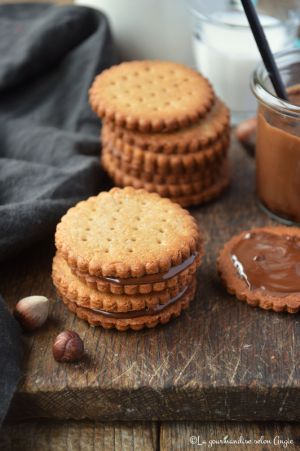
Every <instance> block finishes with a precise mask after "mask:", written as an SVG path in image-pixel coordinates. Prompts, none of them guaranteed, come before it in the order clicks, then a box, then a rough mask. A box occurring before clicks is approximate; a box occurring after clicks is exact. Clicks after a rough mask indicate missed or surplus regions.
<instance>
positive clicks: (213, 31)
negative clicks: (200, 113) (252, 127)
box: [188, 0, 299, 124]
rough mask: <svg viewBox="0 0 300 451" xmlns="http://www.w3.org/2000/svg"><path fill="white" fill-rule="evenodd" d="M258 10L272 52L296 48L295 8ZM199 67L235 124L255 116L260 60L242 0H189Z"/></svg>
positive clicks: (260, 5)
mask: <svg viewBox="0 0 300 451" xmlns="http://www.w3.org/2000/svg"><path fill="white" fill-rule="evenodd" d="M256 3H257V5H256V8H257V11H258V13H259V16H260V20H261V23H262V25H263V27H264V30H265V32H266V36H267V38H268V40H269V42H270V45H271V48H272V51H273V53H275V52H279V51H282V50H283V49H286V48H291V47H292V46H293V44H294V42H295V39H296V36H297V27H298V22H299V21H298V17H297V14H296V10H295V9H292V8H287V7H286V5H285V2H282V0H272V2H271V1H269V2H264V1H258V2H256ZM188 4H189V7H190V11H191V15H192V18H193V49H194V56H195V60H196V65H197V68H198V69H199V71H200V72H202V73H203V75H205V76H206V77H207V78H208V79H209V80H210V81H211V83H212V84H213V86H214V88H215V90H216V92H217V94H218V96H220V98H221V99H222V100H223V101H224V102H225V103H226V104H227V105H228V107H229V108H230V109H231V112H232V122H233V124H237V123H238V122H240V121H242V120H244V119H246V118H248V117H251V116H254V115H255V110H256V101H255V98H254V97H253V95H252V93H251V90H250V88H249V83H250V79H251V74H252V72H253V71H254V69H255V67H256V65H257V64H258V63H259V61H260V55H259V52H258V50H257V46H256V43H255V41H254V38H253V36H252V32H251V30H250V27H249V24H248V21H247V18H246V16H245V13H244V11H243V9H242V5H241V2H240V0H238V1H235V0H222V1H221V0H210V1H207V0H189V1H188Z"/></svg>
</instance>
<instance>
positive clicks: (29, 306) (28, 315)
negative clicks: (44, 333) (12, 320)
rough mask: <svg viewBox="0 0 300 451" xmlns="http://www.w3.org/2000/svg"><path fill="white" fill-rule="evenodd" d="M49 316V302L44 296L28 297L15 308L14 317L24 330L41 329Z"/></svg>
mask: <svg viewBox="0 0 300 451" xmlns="http://www.w3.org/2000/svg"><path fill="white" fill-rule="evenodd" d="M48 314H49V300H48V299H47V298H46V297H45V296H28V297H26V298H23V299H21V300H20V301H19V302H18V303H17V305H16V306H15V310H14V316H15V317H16V318H17V320H18V321H19V323H20V324H21V325H22V327H23V329H25V330H34V329H38V328H39V327H41V326H42V325H43V324H44V322H45V321H46V319H47V318H48Z"/></svg>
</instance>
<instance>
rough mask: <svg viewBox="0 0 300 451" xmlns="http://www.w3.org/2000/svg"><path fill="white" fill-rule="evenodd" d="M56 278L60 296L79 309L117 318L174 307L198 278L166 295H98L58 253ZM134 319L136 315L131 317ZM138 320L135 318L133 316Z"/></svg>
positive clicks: (54, 260) (171, 290)
mask: <svg viewBox="0 0 300 451" xmlns="http://www.w3.org/2000/svg"><path fill="white" fill-rule="evenodd" d="M52 278H53V282H54V285H55V286H56V289H57V290H58V292H59V293H60V294H61V295H63V296H65V297H66V298H67V299H73V300H74V299H75V301H74V302H76V304H77V305H78V306H79V307H85V308H89V309H92V310H97V311H99V312H100V311H102V310H103V311H104V312H105V313H103V314H105V315H106V316H109V315H108V313H111V312H112V313H115V314H118V315H116V318H118V317H122V315H121V314H123V317H126V314H127V313H128V312H132V311H138V312H140V311H142V310H147V309H148V310H149V309H150V310H151V309H156V310H155V311H158V310H157V309H158V307H159V306H161V307H162V308H163V306H165V305H169V304H171V303H174V302H175V301H176V300H178V299H179V298H181V297H182V296H183V294H184V293H185V292H186V291H187V289H188V287H189V286H190V285H191V284H192V283H194V279H195V275H194V276H193V277H192V276H191V277H189V278H187V279H186V280H185V283H181V284H177V285H175V286H173V287H172V288H166V289H165V290H163V291H156V292H155V291H154V292H153V291H152V292H150V293H149V294H136V295H129V296H128V295H126V294H112V293H110V292H102V291H98V290H97V289H96V288H93V287H90V286H89V285H87V284H86V283H84V282H83V281H81V280H80V279H79V278H78V277H76V276H75V275H74V274H73V273H72V271H71V269H70V267H69V266H68V264H67V262H66V261H65V260H64V259H63V257H62V256H61V255H59V254H58V253H57V254H56V256H55V257H54V259H53V267H52ZM131 316H132V315H131ZM133 316H134V315H133Z"/></svg>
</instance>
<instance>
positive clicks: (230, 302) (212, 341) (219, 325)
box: [0, 142, 300, 421]
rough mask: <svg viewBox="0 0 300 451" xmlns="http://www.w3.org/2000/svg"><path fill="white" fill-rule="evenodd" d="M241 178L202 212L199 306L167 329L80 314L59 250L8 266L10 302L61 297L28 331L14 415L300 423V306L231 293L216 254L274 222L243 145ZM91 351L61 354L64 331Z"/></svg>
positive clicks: (235, 148) (28, 255) (2, 287)
mask: <svg viewBox="0 0 300 451" xmlns="http://www.w3.org/2000/svg"><path fill="white" fill-rule="evenodd" d="M231 161H232V180H233V182H232V186H231V188H230V189H229V190H228V191H227V193H226V194H224V195H223V196H222V197H221V198H220V199H219V200H218V201H216V202H214V203H211V204H209V205H207V206H204V207H200V208H197V209H193V210H192V213H193V214H194V215H195V217H196V218H197V219H198V221H199V224H200V226H201V228H202V230H203V233H204V236H205V241H206V257H205V260H204V263H203V265H202V267H201V268H200V271H199V274H198V279H199V285H198V291H197V295H196V298H195V300H194V302H193V303H192V305H191V307H190V308H189V309H188V310H187V311H186V312H185V313H184V314H183V315H182V316H181V317H180V318H178V319H176V320H173V321H172V322H171V323H169V324H167V325H166V326H163V327H158V328H156V329H152V330H145V331H142V332H127V333H119V332H116V331H106V330H102V329H101V328H92V327H89V326H88V325H87V324H85V322H83V321H81V320H79V319H77V318H76V317H75V316H74V315H73V314H72V313H69V312H68V311H67V310H66V309H65V307H64V306H63V305H62V303H61V302H60V301H59V299H58V298H57V296H56V294H55V291H54V288H53V286H52V283H51V276H50V273H51V257H52V254H53V248H52V247H51V246H49V245H47V244H44V245H42V244H41V245H40V244H39V245H37V248H36V249H30V250H28V251H27V252H25V253H24V254H23V255H22V256H18V257H17V258H16V259H14V260H13V261H11V262H10V263H6V264H5V265H4V266H3V267H2V268H1V272H0V274H1V275H0V292H1V293H2V294H3V296H4V297H5V299H6V301H7V302H8V304H9V306H10V307H11V308H13V306H14V304H15V303H16V301H17V300H18V299H19V298H21V297H23V296H27V295H30V294H43V295H46V296H48V297H49V298H50V299H51V315H50V319H49V321H48V323H47V324H46V326H45V327H43V328H42V329H41V330H39V331H37V332H36V333H34V334H28V335H26V336H24V344H25V358H24V377H23V380H22V382H21V383H20V386H19V390H18V392H17V393H16V395H15V397H14V401H13V403H12V406H11V416H13V418H32V417H47V418H70V419H83V418H89V419H98V420H110V421H114V420H135V421H137V420H153V419H160V420H176V419H178V420H188V419H192V420H206V421H208V420H253V421H255V420H256V421H259V420H282V421H291V420H300V409H299V405H300V379H299V377H300V374H299V355H300V347H299V338H300V328H299V315H295V316H293V315H289V314H276V313H273V312H268V311H262V310H260V309H254V308H251V307H249V306H247V305H246V304H244V303H242V302H240V301H237V300H236V299H235V298H234V297H233V296H229V295H228V294H227V293H226V291H225V290H224V288H223V287H222V286H221V284H220V282H219V279H218V276H217V272H216V255H217V252H218V250H219V248H220V247H221V246H222V245H223V243H224V242H225V241H226V240H227V239H228V238H229V237H231V236H232V235H233V234H235V233H237V232H240V231H242V230H244V229H248V228H249V227H251V226H254V225H255V226H258V225H263V224H268V223H270V220H269V219H268V217H267V216H266V215H265V214H264V213H262V212H261V211H260V209H259V208H258V206H257V203H256V199H255V195H254V161H253V160H251V158H250V157H248V156H247V155H246V154H245V152H244V151H243V150H242V149H241V148H240V147H239V145H238V144H237V143H235V142H234V143H233V145H232V149H231ZM64 329H73V330H76V331H77V332H78V333H79V335H80V336H81V337H82V339H83V340H84V343H85V348H86V358H85V359H84V360H83V361H82V362H80V363H78V364H72V365H70V364H69V365H68V364H59V363H57V362H55V361H54V360H53V357H52V351H51V346H52V342H53V340H54V338H55V336H56V335H57V333H59V332H60V331H61V330H64Z"/></svg>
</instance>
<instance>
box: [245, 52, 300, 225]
mask: <svg viewBox="0 0 300 451" xmlns="http://www.w3.org/2000/svg"><path fill="white" fill-rule="evenodd" d="M275 59H276V62H277V65H278V68H279V71H280V73H281V76H282V79H283V81H284V84H285V86H286V87H287V90H288V94H289V99H290V100H289V102H287V101H284V100H281V99H279V98H278V97H276V95H275V93H274V90H273V87H272V85H271V82H270V78H269V76H268V73H267V71H266V69H265V67H264V65H263V64H261V65H260V66H259V67H258V68H257V70H256V71H255V73H254V75H253V79H252V90H253V92H254V94H255V96H256V97H257V99H258V104H259V105H258V113H257V117H258V125H257V141H256V188H257V196H258V199H259V201H260V204H261V206H262V207H263V208H264V209H265V210H266V211H267V212H268V213H269V214H270V215H271V216H272V217H273V218H274V219H276V220H278V221H281V222H283V223H286V224H293V225H295V224H296V225H300V50H290V51H287V52H281V53H279V54H275Z"/></svg>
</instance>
